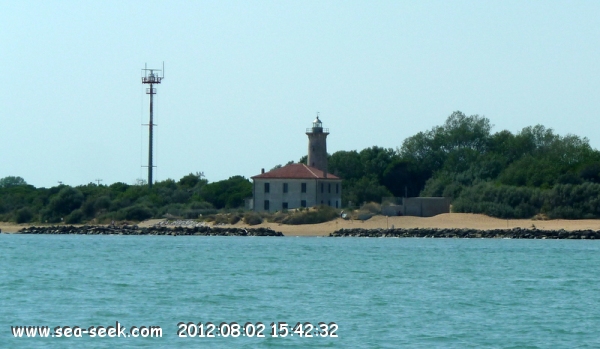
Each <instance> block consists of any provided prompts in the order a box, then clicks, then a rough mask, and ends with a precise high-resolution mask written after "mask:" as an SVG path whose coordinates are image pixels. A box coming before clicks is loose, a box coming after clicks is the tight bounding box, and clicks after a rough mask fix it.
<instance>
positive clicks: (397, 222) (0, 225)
mask: <svg viewBox="0 0 600 349" xmlns="http://www.w3.org/2000/svg"><path fill="white" fill-rule="evenodd" d="M160 221H161V219H152V220H148V221H144V222H141V223H140V224H139V225H140V226H142V227H148V226H152V225H154V224H156V223H158V222H160ZM27 226H31V225H30V224H14V223H5V222H0V229H2V232H3V233H14V232H17V231H18V230H20V229H22V228H25V227H27ZM219 226H221V227H228V226H229V225H219ZM232 226H233V227H237V228H240V227H244V228H258V227H267V228H271V229H273V230H275V231H280V232H282V233H283V234H284V235H286V236H327V235H329V234H330V233H332V232H334V231H335V230H338V229H341V228H344V229H352V228H364V229H378V228H392V226H393V227H394V228H470V229H480V230H490V229H506V228H527V229H532V228H534V227H535V228H537V229H545V230H559V229H565V230H584V229H592V230H600V220H597V219H582V220H564V219H555V220H547V221H539V220H531V219H509V220H507V219H498V218H492V217H488V216H485V215H480V214H470V213H446V214H441V215H438V216H435V217H429V218H422V217H407V216H405V217H385V216H375V217H373V218H371V219H369V220H367V221H364V222H361V221H351V220H343V219H337V220H335V221H331V222H327V223H320V224H306V225H285V224H279V223H262V224H259V225H254V226H249V225H246V224H244V223H242V222H239V223H237V224H235V225H232Z"/></svg>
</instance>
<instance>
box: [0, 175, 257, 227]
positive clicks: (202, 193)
mask: <svg viewBox="0 0 600 349" xmlns="http://www.w3.org/2000/svg"><path fill="white" fill-rule="evenodd" d="M250 196H252V184H251V183H250V181H249V180H248V179H246V178H244V177H242V176H233V177H230V178H229V179H227V180H223V181H218V182H213V183H208V181H207V180H206V179H201V177H200V176H198V175H195V174H189V175H186V176H184V177H183V178H181V179H180V180H179V181H177V182H176V181H174V180H172V179H167V180H165V181H160V182H156V183H155V184H154V185H153V186H152V188H148V186H147V185H128V184H125V183H120V182H119V183H114V184H111V185H97V184H94V183H90V184H87V185H82V186H76V187H71V186H68V185H59V186H56V187H52V188H35V187H34V186H32V185H28V184H27V183H26V182H25V180H23V178H20V177H12V176H11V177H6V178H3V179H0V220H1V221H14V222H17V223H28V222H47V223H59V222H65V223H70V224H73V223H81V222H87V221H92V220H95V221H96V222H98V223H102V222H104V223H105V222H110V221H112V220H117V221H122V220H135V221H140V220H144V219H148V218H152V217H164V216H165V215H173V216H177V217H184V218H197V217H198V216H199V215H200V214H202V213H214V212H216V211H217V210H219V209H230V208H238V207H242V206H243V205H244V199H245V198H247V197H250Z"/></svg>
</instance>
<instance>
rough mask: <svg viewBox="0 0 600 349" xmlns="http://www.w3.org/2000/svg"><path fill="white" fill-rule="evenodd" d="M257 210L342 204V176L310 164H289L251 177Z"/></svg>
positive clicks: (254, 203) (272, 210) (337, 206)
mask: <svg viewBox="0 0 600 349" xmlns="http://www.w3.org/2000/svg"><path fill="white" fill-rule="evenodd" d="M252 180H253V182H254V187H253V195H252V196H253V199H254V200H253V206H254V211H259V212H275V211H285V210H288V209H296V208H300V207H314V206H319V205H327V206H331V207H335V208H340V207H341V205H342V180H341V179H340V178H338V177H336V176H334V175H332V174H327V175H326V176H325V174H324V173H323V171H321V170H319V169H317V168H314V167H310V166H307V165H305V164H290V165H287V166H284V167H281V168H278V169H275V170H272V171H269V172H266V173H261V174H259V175H257V176H254V177H252Z"/></svg>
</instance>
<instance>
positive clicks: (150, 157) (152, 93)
mask: <svg viewBox="0 0 600 349" xmlns="http://www.w3.org/2000/svg"><path fill="white" fill-rule="evenodd" d="M153 95H154V90H153V89H152V83H150V122H149V123H148V127H149V128H150V136H149V137H148V143H149V144H148V188H152V126H153V123H154V118H153V109H152V107H153V106H152V97H153Z"/></svg>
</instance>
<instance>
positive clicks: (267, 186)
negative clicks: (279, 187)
mask: <svg viewBox="0 0 600 349" xmlns="http://www.w3.org/2000/svg"><path fill="white" fill-rule="evenodd" d="M270 191H271V186H270V185H269V183H265V193H268V192H270Z"/></svg>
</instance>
